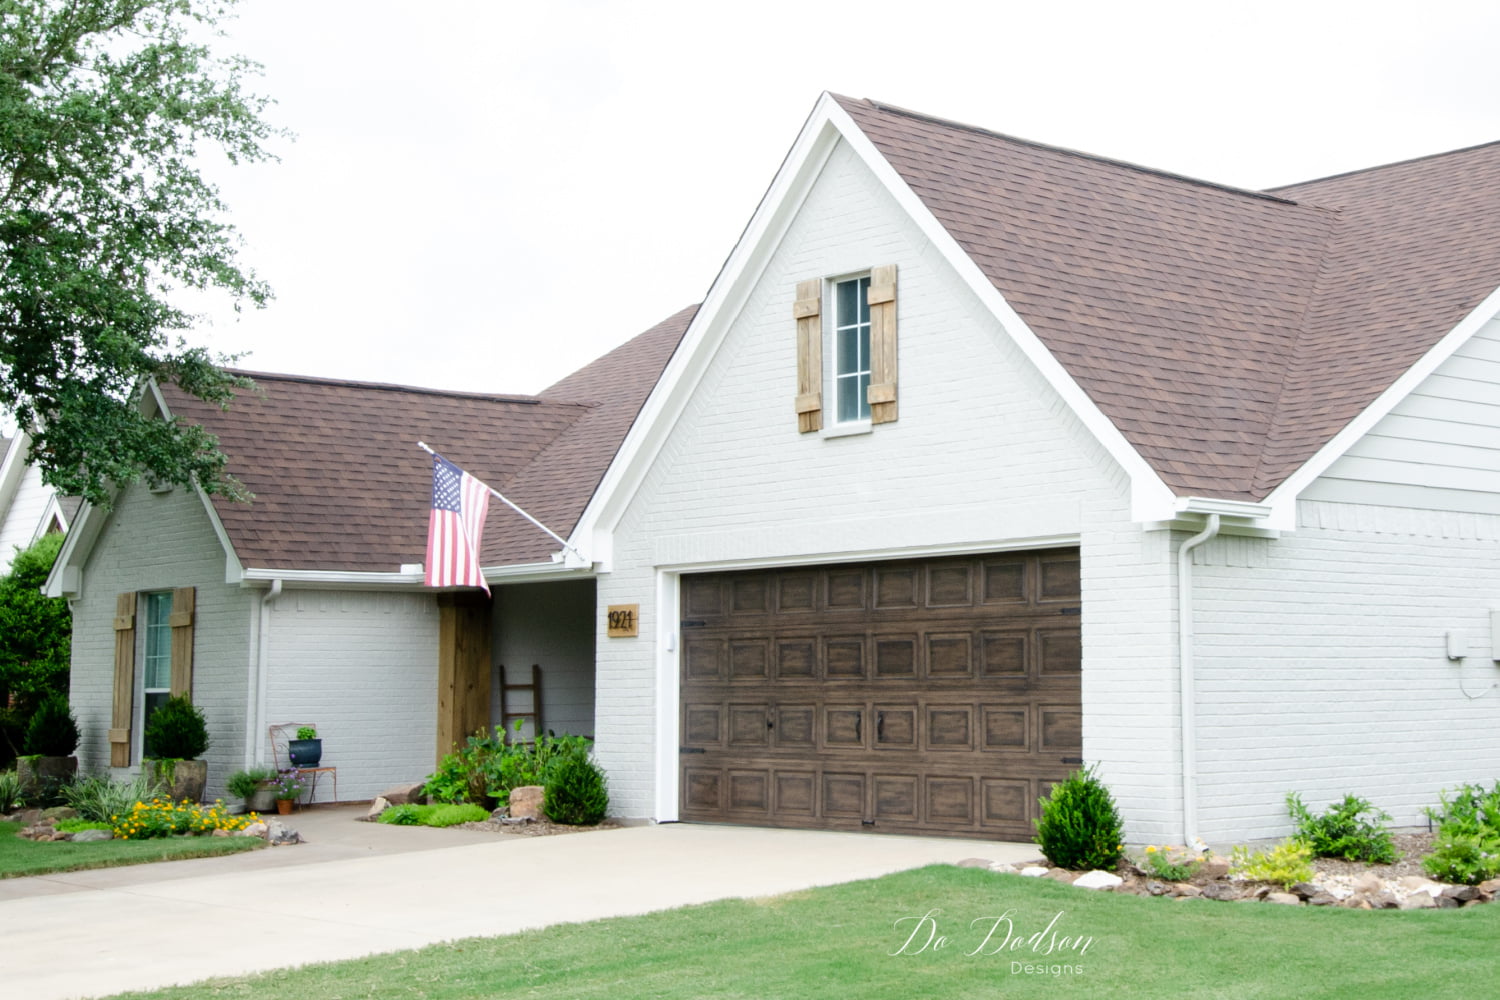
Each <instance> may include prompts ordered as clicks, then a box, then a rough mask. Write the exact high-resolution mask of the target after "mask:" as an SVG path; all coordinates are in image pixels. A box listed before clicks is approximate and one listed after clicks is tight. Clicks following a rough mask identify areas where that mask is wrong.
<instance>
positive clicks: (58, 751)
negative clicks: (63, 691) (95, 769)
mask: <svg viewBox="0 0 1500 1000" xmlns="http://www.w3.org/2000/svg"><path fill="white" fill-rule="evenodd" d="M77 749H78V721H77V720H76V719H74V718H73V711H72V709H70V708H69V707H68V699H67V698H64V697H63V696H62V695H60V694H54V695H50V696H48V697H47V698H46V699H45V700H43V702H42V703H41V704H40V705H38V706H37V710H36V712H35V714H33V715H32V716H31V722H30V724H29V725H27V727H26V752H27V753H28V754H40V755H41V756H43V757H71V756H72V755H73V751H74V750H77Z"/></svg>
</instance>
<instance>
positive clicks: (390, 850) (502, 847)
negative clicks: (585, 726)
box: [0, 809, 1037, 1000]
mask: <svg viewBox="0 0 1500 1000" xmlns="http://www.w3.org/2000/svg"><path fill="white" fill-rule="evenodd" d="M361 811H362V810H360V809H328V810H315V811H312V812H309V813H307V814H304V815H299V816H295V817H293V818H292V822H291V824H290V825H292V826H294V827H295V828H297V829H298V830H299V831H301V832H302V834H303V835H304V836H305V837H306V838H307V839H308V840H309V843H307V844H302V845H298V846H295V847H278V848H270V849H267V850H262V851H255V852H251V853H249V854H242V855H236V856H233V857H228V858H206V859H201V860H197V861H177V862H171V863H167V864H158V865H140V866H136V867H132V868H115V869H102V870H98V871H89V872H75V873H71V874H68V875H57V876H45V877H39V878H29V879H8V880H4V881H0V942H3V948H0V982H3V983H4V984H5V991H6V993H7V994H8V995H13V996H17V997H26V998H27V1000H63V998H71V997H95V996H104V995H108V994H111V993H116V992H119V991H121V990H127V989H152V988H155V987H159V986H166V985H171V984H174V983H189V982H195V981H197V980H200V979H205V978H208V977H210V976H225V975H238V974H241V973H246V972H255V971H261V970H265V969H271V968H279V967H289V966H296V965H303V964H306V963H308V962H322V961H330V960H335V959H344V958H355V957H358V956H361V955H369V954H375V953H380V952H388V951H396V950H399V949H403V948H418V947H422V946H423V945H428V944H434V943H436V942H439V941H446V940H451V939H454V938H462V937H473V936H493V935H498V934H510V933H514V932H516V931H520V930H525V929H528V928H532V927H543V926H547V925H550V924H556V923H571V922H576V921H582V920H593V919H596V918H600V917H611V916H624V915H629V914H637V913H648V912H651V911H653V910H662V909H669V908H672V907H678V906H684V905H687V904H691V903H702V902H708V901H710V900H715V899H725V898H730V897H743V896H766V895H774V894H777V893H783V892H792V891H795V890H798V889H805V888H808V887H810V886H817V885H832V884H834V883H838V882H847V881H852V880H855V879H862V878H872V877H875V876H879V875H885V874H888V873H890V872H894V871H901V870H903V869H907V868H916V867H920V866H922V865H926V864H932V863H934V862H954V861H959V860H961V859H963V858H967V857H974V856H979V857H986V858H991V859H994V860H997V861H1020V860H1025V859H1029V858H1035V857H1037V849H1036V847H1035V846H1034V845H1030V844H1006V843H999V842H996V841H973V840H950V839H942V838H935V837H933V838H929V837H893V836H882V835H876V834H857V833H829V832H823V831H800V830H767V829H757V828H750V827H732V826H700V825H694V824H667V825H662V826H634V827H625V828H621V829H615V830H602V831H598V832H593V833H580V834H567V835H559V836H551V837H512V836H505V835H499V834H490V833H475V832H469V831H462V830H428V829H413V828H407V827H402V828H395V827H381V826H379V825H376V824H363V823H355V822H353V817H354V816H356V815H359V814H360V812H361ZM169 932H171V933H173V934H174V936H173V938H172V939H171V940H173V941H175V942H176V943H175V944H171V945H169V944H168V943H167V941H168V938H167V936H166V935H167V934H168V933H169ZM183 932H186V933H185V934H184V933H183Z"/></svg>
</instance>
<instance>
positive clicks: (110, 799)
mask: <svg viewBox="0 0 1500 1000" xmlns="http://www.w3.org/2000/svg"><path fill="white" fill-rule="evenodd" d="M151 788H152V781H151V778H150V776H149V775H147V774H144V773H142V774H138V775H136V776H135V778H134V779H133V780H131V781H111V780H110V779H109V778H107V777H105V776H103V775H99V774H95V775H90V776H89V777H87V778H79V779H78V780H77V781H75V782H73V784H71V785H68V786H66V787H64V788H63V790H62V797H63V801H64V802H66V803H67V804H68V805H70V806H72V807H73V808H74V809H77V810H78V815H79V816H80V817H82V818H83V819H86V820H91V821H93V822H95V823H107V822H110V821H111V820H112V819H113V818H114V817H115V816H119V815H121V814H123V813H126V812H129V811H130V807H131V806H133V805H134V804H135V803H137V802H139V801H140V800H142V799H150V798H151Z"/></svg>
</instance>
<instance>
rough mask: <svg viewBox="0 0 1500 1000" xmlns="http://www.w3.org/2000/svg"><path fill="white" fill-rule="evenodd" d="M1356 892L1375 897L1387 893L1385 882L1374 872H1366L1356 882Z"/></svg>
mask: <svg viewBox="0 0 1500 1000" xmlns="http://www.w3.org/2000/svg"><path fill="white" fill-rule="evenodd" d="M1354 891H1355V892H1362V893H1365V894H1366V895H1373V894H1375V893H1377V892H1384V891H1385V881H1384V880H1383V879H1382V878H1381V877H1380V876H1379V875H1376V874H1375V873H1374V872H1365V873H1364V874H1362V875H1360V876H1359V878H1357V879H1355V880H1354Z"/></svg>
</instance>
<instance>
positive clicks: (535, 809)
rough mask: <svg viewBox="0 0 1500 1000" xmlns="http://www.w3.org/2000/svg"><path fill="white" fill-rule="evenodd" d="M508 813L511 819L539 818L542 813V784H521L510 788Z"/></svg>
mask: <svg viewBox="0 0 1500 1000" xmlns="http://www.w3.org/2000/svg"><path fill="white" fill-rule="evenodd" d="M510 815H511V818H512V819H526V818H528V817H529V818H531V819H540V818H541V815H542V786H541V785H522V786H521V787H520V788H512V789H511V790H510Z"/></svg>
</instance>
